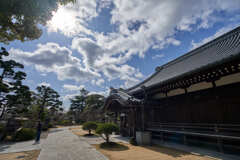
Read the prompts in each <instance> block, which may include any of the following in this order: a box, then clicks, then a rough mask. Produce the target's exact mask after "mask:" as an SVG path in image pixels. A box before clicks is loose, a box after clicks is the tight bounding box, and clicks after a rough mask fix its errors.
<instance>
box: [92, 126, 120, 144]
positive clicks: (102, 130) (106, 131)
mask: <svg viewBox="0 0 240 160" xmlns="http://www.w3.org/2000/svg"><path fill="white" fill-rule="evenodd" d="M118 131H119V128H118V126H117V125H115V124H113V123H103V124H100V125H98V127H97V129H96V133H97V134H99V135H101V136H102V135H104V136H102V138H103V139H104V140H105V141H106V142H107V143H109V142H110V141H109V136H110V135H111V134H112V133H113V132H118Z"/></svg>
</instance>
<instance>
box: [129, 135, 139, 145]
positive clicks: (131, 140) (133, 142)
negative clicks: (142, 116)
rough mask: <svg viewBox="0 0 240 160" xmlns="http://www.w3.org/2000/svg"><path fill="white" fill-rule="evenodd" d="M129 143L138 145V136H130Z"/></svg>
mask: <svg viewBox="0 0 240 160" xmlns="http://www.w3.org/2000/svg"><path fill="white" fill-rule="evenodd" d="M129 143H130V144H131V145H134V146H137V141H136V138H134V137H132V138H130V140H129Z"/></svg>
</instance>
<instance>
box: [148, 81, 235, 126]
mask: <svg viewBox="0 0 240 160" xmlns="http://www.w3.org/2000/svg"><path fill="white" fill-rule="evenodd" d="M147 108H148V110H146V121H147V122H151V121H153V122H164V123H228V124H240V83H237V84H231V85H226V86H221V87H217V88H210V89H207V90H202V91H198V92H192V93H187V94H185V95H179V96H174V97H169V98H164V99H162V100H159V105H158V106H147Z"/></svg>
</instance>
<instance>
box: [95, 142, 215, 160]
mask: <svg viewBox="0 0 240 160" xmlns="http://www.w3.org/2000/svg"><path fill="white" fill-rule="evenodd" d="M120 144H121V146H122V147H120V148H115V149H113V148H111V149H102V148H100V147H99V145H93V146H94V147H95V148H96V149H97V150H98V151H100V152H101V153H102V154H104V155H105V156H106V157H108V158H109V159H110V160H217V159H216V158H212V157H208V156H204V155H195V154H191V153H188V152H184V151H180V150H176V149H172V148H167V147H161V146H148V147H143V146H133V145H130V144H125V143H124V144H123V143H120Z"/></svg>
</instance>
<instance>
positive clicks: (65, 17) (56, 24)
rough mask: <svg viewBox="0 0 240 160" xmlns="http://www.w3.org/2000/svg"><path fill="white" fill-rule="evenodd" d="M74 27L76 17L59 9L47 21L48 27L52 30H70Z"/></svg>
mask: <svg viewBox="0 0 240 160" xmlns="http://www.w3.org/2000/svg"><path fill="white" fill-rule="evenodd" d="M75 25H76V16H75V15H74V13H72V12H71V11H69V10H67V9H65V8H63V7H59V9H58V10H57V11H56V12H54V13H53V17H52V19H51V20H50V21H49V26H50V27H51V28H52V29H53V30H71V29H73V28H74V27H75Z"/></svg>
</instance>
